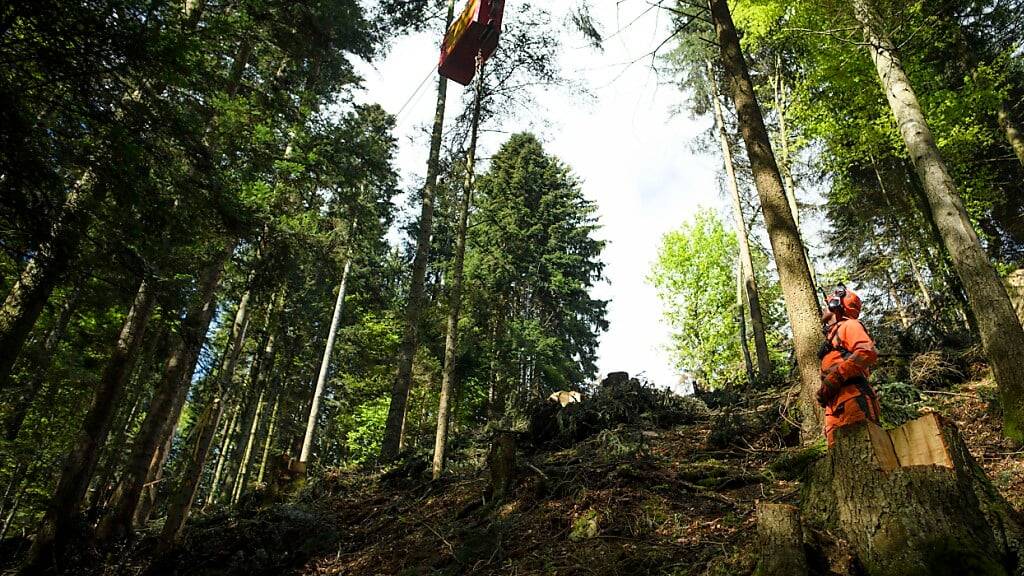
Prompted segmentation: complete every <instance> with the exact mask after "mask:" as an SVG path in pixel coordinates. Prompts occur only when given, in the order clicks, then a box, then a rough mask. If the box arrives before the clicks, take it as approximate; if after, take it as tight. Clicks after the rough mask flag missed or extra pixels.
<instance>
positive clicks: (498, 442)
mask: <svg viewBox="0 0 1024 576" xmlns="http://www.w3.org/2000/svg"><path fill="white" fill-rule="evenodd" d="M517 435H518V433H517V432H515V431H512V430H498V431H497V432H495V433H494V440H493V441H492V442H491V449H490V452H488V454H487V468H488V470H489V471H490V477H491V485H490V490H489V492H490V499H491V502H492V503H496V502H500V501H501V500H503V499H504V497H505V495H506V494H508V493H509V492H511V491H512V487H513V486H514V484H515V475H516V436H517Z"/></svg>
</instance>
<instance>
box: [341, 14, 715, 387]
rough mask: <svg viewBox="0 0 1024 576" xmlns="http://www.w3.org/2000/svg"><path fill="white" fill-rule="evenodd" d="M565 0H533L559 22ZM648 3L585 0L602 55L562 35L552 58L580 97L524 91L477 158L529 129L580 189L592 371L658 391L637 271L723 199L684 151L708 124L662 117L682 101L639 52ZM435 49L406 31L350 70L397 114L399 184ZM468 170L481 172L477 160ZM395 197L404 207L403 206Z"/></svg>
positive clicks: (427, 110)
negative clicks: (588, 252)
mask: <svg viewBox="0 0 1024 576" xmlns="http://www.w3.org/2000/svg"><path fill="white" fill-rule="evenodd" d="M575 2H576V0H551V1H550V2H546V3H544V4H545V5H546V6H549V8H548V9H549V10H550V12H551V13H552V17H553V18H555V19H558V21H561V20H562V19H564V18H565V14H566V12H567V10H568V9H569V8H571V7H572V6H573V5H575ZM461 3H462V2H461V0H459V4H461ZM515 3H516V0H508V2H507V7H506V16H505V18H506V22H508V21H509V19H510V18H513V17H514V14H515V12H514V9H513V8H514V5H515ZM649 8H650V5H649V4H648V3H647V2H645V1H644V0H620V1H616V2H612V1H610V0H600V1H598V2H593V3H592V8H591V15H592V16H593V17H594V19H595V20H596V21H597V22H598V23H599V29H600V31H601V32H602V34H603V35H604V36H605V37H606V38H608V39H607V40H606V41H605V43H604V50H603V51H596V50H594V49H592V48H590V47H589V46H587V45H586V42H585V41H584V40H583V38H582V37H581V36H580V35H578V34H569V33H566V34H565V36H564V37H563V49H562V51H561V56H560V58H561V60H560V64H561V68H562V71H563V73H564V74H565V75H566V76H568V77H569V78H572V79H573V80H575V81H577V82H580V83H582V84H583V85H585V86H586V87H587V88H588V89H589V93H590V96H589V97H577V96H573V95H572V94H570V93H569V92H568V91H566V90H564V89H557V88H555V89H548V90H540V89H537V90H535V92H534V94H533V95H534V97H535V98H536V102H537V106H535V107H534V109H533V110H531V113H530V114H529V117H521V118H515V119H512V120H508V121H505V122H504V123H503V124H502V125H501V126H489V127H487V128H489V129H490V130H488V131H487V132H486V133H484V134H483V135H482V137H481V142H480V146H481V150H480V152H479V153H478V156H480V157H483V158H487V157H488V156H489V155H490V154H491V153H493V152H494V151H495V150H496V149H497V148H498V147H499V146H500V145H501V143H502V141H503V140H504V139H506V138H507V137H508V135H509V134H511V133H514V132H517V131H521V130H531V131H533V132H534V133H535V134H537V135H538V137H539V138H540V139H541V141H542V142H543V143H544V146H545V149H546V151H547V152H548V153H550V154H554V155H555V156H557V157H559V158H560V159H561V160H562V161H564V162H565V163H567V164H568V165H569V166H570V167H571V168H572V170H573V172H574V173H575V174H576V175H577V176H578V177H579V178H580V179H581V181H582V190H583V193H584V195H585V196H586V197H587V198H589V199H591V200H593V201H594V202H595V203H596V204H597V207H598V216H599V221H600V224H601V225H602V228H601V229H600V231H599V232H598V233H597V236H598V237H599V238H601V239H603V240H606V241H607V247H606V248H605V251H604V254H603V256H602V258H603V260H604V262H605V265H606V267H605V276H606V281H604V282H602V283H601V284H600V285H598V286H597V287H595V289H594V292H593V294H594V296H595V297H598V298H601V299H605V300H609V305H608V316H607V318H608V321H609V324H610V328H609V330H608V331H607V332H605V333H603V334H602V335H601V338H600V348H599V351H598V369H599V371H600V373H601V374H602V375H603V374H605V373H607V372H611V371H618V370H624V371H627V372H629V373H630V374H631V375H635V374H639V373H643V374H645V375H646V376H647V378H648V379H649V380H651V381H653V382H654V383H655V384H657V385H659V386H673V387H674V386H675V385H676V384H677V382H678V380H679V376H680V375H679V372H678V370H675V369H674V368H673V366H672V362H671V360H670V357H669V354H668V353H667V352H666V351H665V347H666V346H667V345H668V343H669V333H670V332H669V328H668V326H667V325H666V324H664V323H663V321H662V311H661V306H660V302H659V301H658V298H657V294H656V292H655V290H654V288H653V287H652V286H651V285H649V284H648V283H647V281H646V278H647V276H648V274H649V272H650V269H651V264H652V262H653V261H654V260H655V259H656V258H657V251H658V246H659V244H660V242H661V237H662V235H664V234H665V233H666V232H668V231H670V230H673V229H675V228H678V227H679V226H680V225H681V224H682V223H683V222H684V221H685V220H686V219H688V218H690V217H691V216H692V215H693V214H694V213H695V212H696V211H697V209H698V208H699V207H701V206H710V207H716V208H720V207H722V206H723V199H722V196H721V195H720V193H719V184H718V171H719V168H720V166H721V164H720V163H721V160H720V159H719V157H718V156H716V155H712V154H701V153H698V152H695V151H694V146H693V141H694V140H695V139H696V138H697V137H698V136H699V135H700V134H701V133H702V132H704V131H706V130H707V129H708V128H709V126H710V120H709V119H696V120H694V119H692V118H690V116H689V114H688V113H686V112H683V113H681V114H673V113H672V111H673V108H676V107H679V106H682V105H685V102H686V99H685V95H684V94H683V93H681V92H680V91H679V89H677V88H676V87H674V86H670V85H667V84H664V81H666V80H667V79H666V78H664V77H663V78H661V81H662V82H659V78H658V76H657V74H656V73H655V72H654V71H653V70H652V69H651V67H650V58H649V57H648V58H642V57H643V56H644V55H645V54H647V53H649V52H651V51H652V50H653V49H654V48H655V47H656V46H658V44H660V43H661V42H662V41H663V40H664V39H665V38H666V37H667V36H668V34H669V33H668V32H667V30H668V24H669V22H668V19H667V18H666V16H665V14H664V13H660V11H659V10H657V9H654V10H648V9H649ZM457 9H458V8H457ZM645 11H646V14H645V13H644V12H645ZM616 32H617V33H616ZM613 34H614V36H613ZM437 44H438V38H437V32H433V33H424V34H416V35H411V36H407V37H404V38H402V39H400V40H398V41H396V42H395V43H394V45H393V46H392V48H391V50H390V52H389V53H388V55H387V57H386V58H385V59H383V60H379V61H377V62H374V63H373V65H370V64H367V63H362V65H361V66H360V68H359V72H360V73H361V74H362V75H363V77H364V79H365V86H366V88H367V89H366V91H365V92H364V93H363V94H361V95H360V96H359V100H361V101H364V102H377V103H379V104H380V105H381V106H383V107H384V109H385V110H387V111H389V112H391V113H393V114H396V113H399V112H401V114H400V115H399V116H398V126H397V136H398V138H399V154H398V159H397V166H398V168H399V170H400V173H401V176H402V179H403V184H404V186H405V187H406V188H411V187H414V186H416V184H417V183H418V182H422V179H423V177H424V173H425V172H426V158H427V149H428V141H427V135H426V127H427V125H428V123H429V122H430V121H431V119H432V117H433V110H434V104H435V98H436V81H435V78H436V76H434V75H433V74H432V71H433V70H434V67H435V66H436V63H437V52H438V50H437ZM500 49H501V48H500V46H499V50H500ZM638 59H640V61H637V60H638ZM635 61H637V62H635ZM632 62H635V63H633V64H630V63H632ZM427 78H429V79H428V80H426V82H424V80H425V79H427ZM418 88H419V90H418V91H417V89H418ZM463 90H466V88H463V87H462V86H460V85H458V84H456V83H454V82H449V89H448V103H449V106H448V114H447V116H448V118H452V117H453V116H454V115H456V114H457V113H458V112H459V110H458V108H459V103H461V101H462V99H461V96H462V91H463ZM480 169H483V170H485V169H486V162H484V163H483V165H482V166H480ZM399 202H400V204H399V205H400V206H401V207H403V209H404V208H405V203H404V201H402V200H399ZM406 217H412V215H411V214H407V215H406Z"/></svg>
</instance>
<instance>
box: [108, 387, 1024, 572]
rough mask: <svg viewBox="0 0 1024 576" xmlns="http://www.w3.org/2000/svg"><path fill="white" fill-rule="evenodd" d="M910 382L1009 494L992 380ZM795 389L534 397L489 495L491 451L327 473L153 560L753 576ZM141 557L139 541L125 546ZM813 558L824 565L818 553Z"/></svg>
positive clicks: (906, 410)
mask: <svg viewBox="0 0 1024 576" xmlns="http://www.w3.org/2000/svg"><path fill="white" fill-rule="evenodd" d="M907 386H910V385H907ZM910 387H911V388H912V389H913V390H912V391H908V390H903V389H897V388H892V387H890V388H889V389H888V394H889V396H890V398H889V405H890V413H889V415H890V417H899V416H900V415H901V414H902V415H903V416H906V415H908V414H910V413H916V412H919V411H929V410H936V411H941V412H945V413H946V416H947V418H948V419H950V420H952V421H954V422H956V423H957V424H958V426H959V429H960V430H961V431H962V432H963V433H964V436H965V438H966V440H967V443H968V445H969V447H970V448H971V451H972V453H973V454H974V456H975V458H976V459H978V461H979V462H980V463H981V464H982V466H983V467H985V469H986V471H987V472H988V473H989V475H990V477H992V478H993V479H994V482H995V484H996V486H997V487H998V488H1000V490H1001V491H1002V492H1003V493H1004V495H1005V496H1006V497H1007V498H1008V499H1009V500H1010V501H1011V502H1013V504H1014V505H1015V506H1017V507H1018V508H1019V507H1020V506H1021V504H1022V501H1021V499H1022V496H1021V494H1022V490H1021V488H1022V487H1024V486H1022V485H1021V484H1022V482H1024V480H1022V478H1024V454H1022V453H1021V452H1020V451H1017V450H1014V449H1012V448H1011V447H1010V446H1008V445H1006V444H1004V441H1003V440H1001V439H1000V437H999V435H998V426H999V422H998V410H997V408H996V407H995V406H994V405H993V404H992V402H993V398H994V394H992V391H991V388H992V385H991V384H990V383H987V382H985V381H975V382H970V383H967V384H963V385H961V386H960V387H958V388H950V389H946V390H943V391H941V392H942V394H935V393H934V392H937V391H933V392H932V393H931V394H925V393H923V392H921V390H920V389H919V388H916V387H912V386H910ZM899 393H902V394H903V395H904V397H903V398H900V396H899ZM794 394H795V391H794V390H785V389H774V390H762V391H748V392H745V393H742V394H721V393H719V394H712V395H709V396H707V397H706V400H707V405H706V404H705V402H704V401H702V400H697V399H694V398H680V397H676V396H672V395H670V394H668V393H667V392H662V391H656V390H653V389H651V388H649V387H646V386H644V385H643V384H642V383H640V382H638V381H637V380H628V379H625V380H622V381H621V382H617V383H612V384H611V385H608V386H606V387H605V389H603V390H599V391H598V393H597V394H595V395H594V396H593V397H591V398H587V399H585V400H584V401H583V402H580V403H578V404H569V405H568V406H566V407H564V408H563V407H561V406H558V405H557V404H553V405H541V406H538V407H537V411H536V414H539V416H535V419H534V422H533V423H532V424H531V426H530V431H529V432H525V433H521V434H517V437H518V440H519V444H520V448H519V450H518V452H517V459H516V466H515V470H516V473H515V477H514V482H513V484H512V488H511V489H510V491H509V493H508V494H507V495H506V496H505V497H504V498H503V499H501V500H500V501H497V500H494V499H490V498H489V497H488V494H489V493H490V487H489V484H490V480H489V477H488V474H487V471H486V464H485V463H486V461H487V458H486V456H485V455H484V454H477V455H476V459H477V460H476V461H475V462H476V465H475V466H473V465H469V466H467V465H463V466H461V467H459V468H460V469H461V470H462V471H461V472H459V473H456V474H452V475H450V476H448V477H446V479H445V480H443V481H442V482H431V481H430V480H429V477H428V476H427V475H426V474H427V471H426V467H424V466H422V465H417V463H416V462H415V461H406V462H404V463H403V464H400V465H399V466H397V467H396V468H394V469H391V470H390V471H387V472H384V473H378V474H375V475H368V474H366V472H355V471H353V472H342V471H338V470H326V471H324V472H323V473H322V474H320V475H317V476H315V477H314V478H311V479H310V481H309V482H308V484H307V485H306V486H305V487H304V488H303V489H302V490H301V491H300V492H299V493H298V494H297V495H296V496H295V497H293V498H292V499H291V500H289V501H288V502H284V503H278V504H272V505H263V504H261V503H260V500H259V498H252V499H250V500H249V501H248V502H245V503H243V504H242V505H240V506H238V507H236V508H234V509H231V510H227V511H223V512H221V513H218V514H213V515H208V516H206V517H203V518H200V519H198V521H197V522H195V524H194V525H193V526H192V527H191V528H190V530H189V531H188V532H187V534H186V536H185V539H184V541H183V543H182V545H181V546H180V547H179V548H178V549H177V550H176V551H174V553H173V554H171V555H169V556H167V557H164V558H161V559H158V560H157V562H156V563H155V564H153V565H152V566H151V569H150V571H151V573H160V574H245V575H247V576H254V575H257V574H268V575H269V574H350V575H368V574H401V575H418V574H451V575H456V574H480V575H485V574H495V575H496V574H567V575H568V574H588V575H612V574H673V575H716V574H721V575H726V574H750V573H752V572H753V571H754V569H755V565H756V560H757V558H756V557H755V553H756V548H757V547H756V545H755V544H756V542H757V534H756V517H755V505H756V502H759V501H762V502H795V501H797V500H798V499H799V497H800V484H799V482H798V480H797V477H798V476H799V474H800V471H801V470H803V469H805V468H806V465H807V464H808V462H809V461H811V460H813V459H815V458H816V457H817V456H818V455H820V453H821V452H822V450H823V448H822V447H820V446H819V447H816V448H812V449H810V450H808V449H795V448H792V447H789V446H787V445H792V444H795V441H796V436H795V430H796V426H795V423H794V422H792V421H791V416H790V415H789V413H788V407H789V406H790V405H791V404H792V403H793V401H794V397H793V395H794ZM908 395H909V396H910V397H912V398H910V399H908V397H907V396H908ZM883 401H885V400H883ZM709 405H710V406H709ZM901 411H902V412H901ZM791 431H792V432H791ZM1018 450H1019V449H1018ZM470 463H473V462H472V461H471V462H470ZM464 464H465V463H464ZM147 554H148V550H147V543H146V541H145V540H143V541H142V542H140V543H139V544H138V545H137V547H136V549H135V550H134V551H133V552H132V554H131V557H133V558H140V559H141V558H145V557H147ZM810 558H811V561H812V563H813V562H814V555H813V553H812V554H811V557H810ZM141 564H142V563H141V562H139V563H138V564H137V565H136V564H135V563H134V562H130V561H128V562H127V563H126V564H125V565H122V566H121V567H120V569H121V570H125V571H126V572H119V573H132V572H134V571H135V570H137V569H139V568H141ZM111 568H112V567H111ZM133 568H134V570H133ZM811 568H812V572H813V573H817V574H832V573H835V572H829V569H828V568H827V566H826V562H825V560H824V558H822V559H821V562H820V563H819V565H818V566H812V567H811Z"/></svg>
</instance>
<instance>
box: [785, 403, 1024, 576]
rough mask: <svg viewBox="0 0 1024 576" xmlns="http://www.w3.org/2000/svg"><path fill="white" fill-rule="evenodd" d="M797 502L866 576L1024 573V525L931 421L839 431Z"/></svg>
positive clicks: (950, 431)
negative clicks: (840, 538)
mask: <svg viewBox="0 0 1024 576" xmlns="http://www.w3.org/2000/svg"><path fill="white" fill-rule="evenodd" d="M803 503H804V510H803V511H804V514H805V520H807V521H809V522H811V523H813V524H817V525H820V526H822V527H824V528H825V529H828V530H834V529H836V528H838V531H839V532H840V533H841V534H843V535H844V536H845V538H846V540H847V541H848V542H849V544H850V546H851V548H852V549H853V551H854V552H855V553H856V556H857V559H858V561H859V562H860V565H861V566H862V567H863V569H864V572H865V573H866V574H868V575H870V576H918V575H920V576H925V575H930V576H938V575H944V574H949V575H954V574H956V575H960V574H964V575H966V574H976V575H1005V576H1010V575H1014V576H1020V575H1021V574H1024V554H1022V551H1024V550H1022V544H1024V521H1022V518H1021V517H1020V515H1019V514H1018V513H1017V512H1016V511H1014V510H1013V509H1012V508H1011V507H1010V505H1009V504H1008V503H1007V502H1006V501H1005V500H1004V499H1003V498H1002V496H1001V495H1000V494H999V492H998V491H997V490H996V489H995V487H994V486H992V483H991V481H990V480H989V479H988V477H987V476H986V475H985V472H984V470H982V469H981V467H980V466H978V464H977V462H975V461H974V459H973V458H972V457H971V454H970V452H969V451H968V450H967V447H966V445H965V444H964V442H963V440H962V439H961V437H960V434H959V433H958V432H957V430H956V428H955V426H953V425H952V424H950V423H945V422H943V421H942V420H941V419H940V418H939V416H938V415H936V414H929V415H926V416H924V417H922V418H919V419H917V420H915V421H913V422H909V423H907V424H904V425H903V426H901V427H899V428H897V429H895V430H892V431H888V432H887V431H885V430H882V429H881V428H879V427H878V426H876V425H874V424H870V423H862V424H859V425H855V426H850V427H847V428H841V429H839V430H837V431H836V442H835V445H834V446H833V448H832V449H831V450H830V451H829V453H828V454H827V455H826V456H825V458H823V459H822V460H820V461H819V462H818V463H817V465H816V466H815V467H814V468H813V469H812V470H811V473H810V478H809V481H808V482H807V483H806V484H805V486H804V498H803Z"/></svg>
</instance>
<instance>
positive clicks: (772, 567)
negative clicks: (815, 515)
mask: <svg viewBox="0 0 1024 576" xmlns="http://www.w3.org/2000/svg"><path fill="white" fill-rule="evenodd" d="M757 538H758V543H759V544H760V547H761V557H760V559H758V563H757V570H756V571H755V572H754V574H755V575H756V576H806V575H807V572H808V569H807V557H806V556H805V555H804V536H803V529H802V528H801V526H800V511H799V510H798V509H797V508H796V506H790V505H789V504H773V503H770V502H758V503H757Z"/></svg>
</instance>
